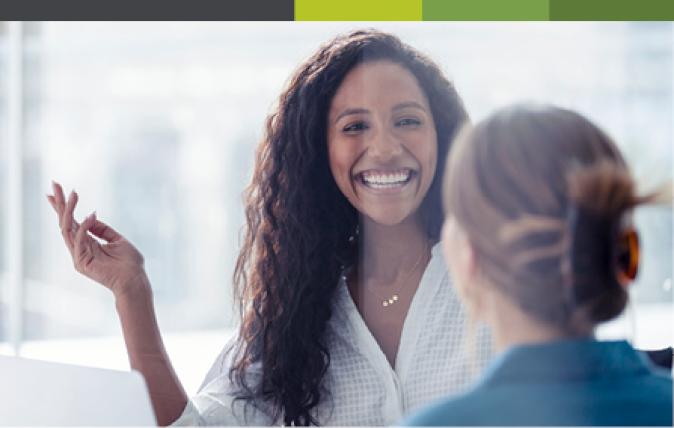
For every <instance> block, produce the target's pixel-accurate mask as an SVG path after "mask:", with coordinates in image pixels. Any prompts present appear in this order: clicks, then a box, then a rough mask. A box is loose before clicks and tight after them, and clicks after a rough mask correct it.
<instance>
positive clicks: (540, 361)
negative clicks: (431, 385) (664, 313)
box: [480, 339, 649, 386]
mask: <svg viewBox="0 0 674 428" xmlns="http://www.w3.org/2000/svg"><path fill="white" fill-rule="evenodd" d="M648 371H649V368H648V364H647V362H646V360H645V357H644V356H643V355H641V354H640V353H639V352H638V351H636V350H635V349H634V348H632V346H631V345H630V344H629V343H627V342H626V341H624V340H623V341H597V340H594V339H580V340H578V339H574V340H564V341H556V342H549V343H543V344H535V345H534V344H532V345H519V346H514V347H512V348H510V349H508V350H506V351H505V352H503V354H501V355H500V356H499V357H497V358H496V360H494V362H493V363H492V364H491V365H490V366H489V367H488V368H487V370H486V372H485V375H484V377H483V378H482V382H480V383H481V385H490V386H493V385H496V384H502V383H509V384H512V383H538V382H550V381H574V380H583V381H585V380H590V379H597V378H607V377H613V376H625V374H628V373H630V374H639V373H648Z"/></svg>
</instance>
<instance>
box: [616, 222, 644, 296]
mask: <svg viewBox="0 0 674 428" xmlns="http://www.w3.org/2000/svg"><path fill="white" fill-rule="evenodd" d="M616 262H617V274H616V277H617V280H618V283H619V284H620V285H621V286H622V287H623V288H626V287H627V286H628V285H629V284H630V283H631V282H632V281H634V279H635V278H636V277H637V273H639V235H638V234H637V232H636V230H634V229H629V230H626V231H624V232H622V233H621V234H620V236H619V238H618V251H617V260H616Z"/></svg>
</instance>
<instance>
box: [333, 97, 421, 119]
mask: <svg viewBox="0 0 674 428" xmlns="http://www.w3.org/2000/svg"><path fill="white" fill-rule="evenodd" d="M406 108H416V109H419V110H421V111H423V112H426V107H424V106H422V105H421V104H419V103H418V102H416V101H405V102H402V103H400V104H396V105H395V106H393V108H392V109H391V110H393V111H397V110H404V109H406ZM369 113H370V110H368V109H366V108H349V109H346V110H344V111H343V112H341V113H340V114H338V115H337V117H336V118H335V121H334V123H337V122H338V121H339V119H341V118H343V117H344V116H350V115H353V114H369Z"/></svg>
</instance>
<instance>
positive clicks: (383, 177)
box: [362, 170, 411, 189]
mask: <svg viewBox="0 0 674 428" xmlns="http://www.w3.org/2000/svg"><path fill="white" fill-rule="evenodd" d="M410 176H411V171H410V170H407V171H401V172H396V173H387V174H379V173H372V172H364V173H363V174H362V177H363V182H364V183H365V184H366V185H367V186H370V187H373V188H376V189H381V188H386V187H396V186H400V185H402V184H405V183H407V181H409V179H410Z"/></svg>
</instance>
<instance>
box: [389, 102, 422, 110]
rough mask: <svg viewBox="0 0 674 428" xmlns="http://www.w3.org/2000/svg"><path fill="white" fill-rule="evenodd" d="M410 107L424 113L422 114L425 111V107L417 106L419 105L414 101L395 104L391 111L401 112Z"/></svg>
mask: <svg viewBox="0 0 674 428" xmlns="http://www.w3.org/2000/svg"><path fill="white" fill-rule="evenodd" d="M410 107H411V108H416V109H419V110H422V111H424V112H425V111H426V107H424V106H422V105H421V104H419V103H418V102H416V101H406V102H404V103H400V104H396V105H395V106H394V107H393V110H394V111H395V110H403V109H406V108H410Z"/></svg>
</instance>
